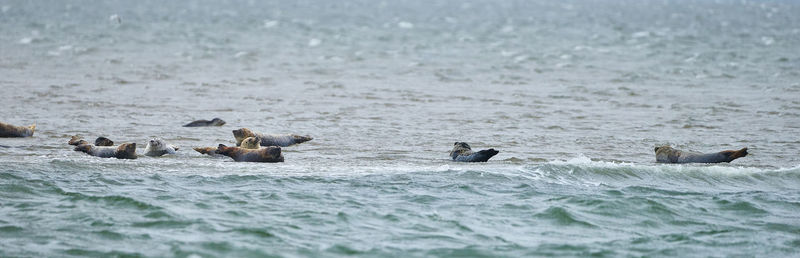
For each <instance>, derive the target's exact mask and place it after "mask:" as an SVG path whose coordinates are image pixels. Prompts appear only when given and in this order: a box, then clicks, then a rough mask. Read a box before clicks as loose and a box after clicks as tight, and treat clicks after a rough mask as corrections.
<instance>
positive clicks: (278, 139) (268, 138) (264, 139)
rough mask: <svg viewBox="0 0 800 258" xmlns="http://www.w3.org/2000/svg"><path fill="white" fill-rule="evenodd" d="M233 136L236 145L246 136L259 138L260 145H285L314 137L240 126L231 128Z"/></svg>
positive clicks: (302, 141)
mask: <svg viewBox="0 0 800 258" xmlns="http://www.w3.org/2000/svg"><path fill="white" fill-rule="evenodd" d="M233 137H234V138H236V146H239V145H241V144H242V141H243V140H244V139H245V138H247V137H256V138H259V140H261V146H280V147H286V146H290V145H295V144H299V143H304V142H307V141H310V140H313V139H314V138H312V137H310V136H301V135H296V134H262V133H255V132H253V131H251V130H250V129H247V128H240V129H236V130H233Z"/></svg>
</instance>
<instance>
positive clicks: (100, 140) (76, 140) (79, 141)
mask: <svg viewBox="0 0 800 258" xmlns="http://www.w3.org/2000/svg"><path fill="white" fill-rule="evenodd" d="M68 144H69V145H75V146H78V145H83V144H89V142H87V141H86V140H84V139H83V138H82V137H80V136H77V135H73V136H72V138H71V139H69V142H68ZM94 145H95V146H114V142H113V141H111V140H110V139H108V138H106V137H102V136H100V137H97V139H95V140H94Z"/></svg>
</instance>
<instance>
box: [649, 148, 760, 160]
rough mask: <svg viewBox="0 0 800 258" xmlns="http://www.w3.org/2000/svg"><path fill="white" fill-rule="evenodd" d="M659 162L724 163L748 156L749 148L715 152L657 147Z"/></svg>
mask: <svg viewBox="0 0 800 258" xmlns="http://www.w3.org/2000/svg"><path fill="white" fill-rule="evenodd" d="M655 152H656V162H657V163H722V162H731V161H733V160H735V159H738V158H741V157H744V156H747V148H746V147H745V148H742V149H741V150H725V151H720V152H715V153H700V152H692V151H682V150H677V149H673V148H672V147H670V146H658V147H656V148H655Z"/></svg>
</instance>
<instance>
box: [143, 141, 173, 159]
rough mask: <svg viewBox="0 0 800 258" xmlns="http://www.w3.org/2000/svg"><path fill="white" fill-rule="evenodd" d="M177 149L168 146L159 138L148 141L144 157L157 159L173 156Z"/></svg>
mask: <svg viewBox="0 0 800 258" xmlns="http://www.w3.org/2000/svg"><path fill="white" fill-rule="evenodd" d="M177 150H178V147H175V146H173V145H168V144H167V143H166V142H164V140H162V139H159V138H153V139H150V141H148V142H147V146H146V147H145V148H144V155H145V156H150V157H159V156H162V155H165V154H175V151H177Z"/></svg>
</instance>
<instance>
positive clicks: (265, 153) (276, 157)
mask: <svg viewBox="0 0 800 258" xmlns="http://www.w3.org/2000/svg"><path fill="white" fill-rule="evenodd" d="M216 152H217V154H221V155H225V156H228V157H231V158H233V160H235V161H237V162H283V154H281V147H278V146H269V147H264V148H258V149H245V148H239V147H228V146H225V144H220V145H219V146H218V147H217V151H216Z"/></svg>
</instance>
